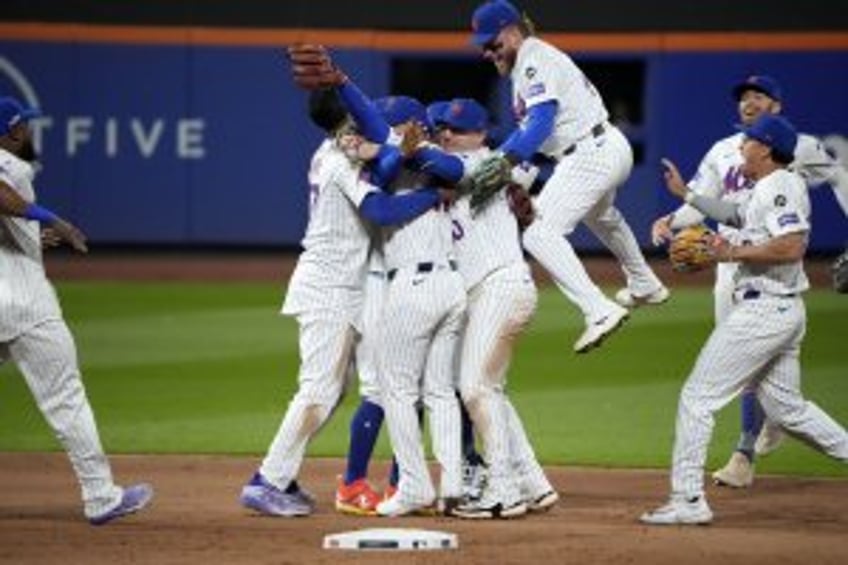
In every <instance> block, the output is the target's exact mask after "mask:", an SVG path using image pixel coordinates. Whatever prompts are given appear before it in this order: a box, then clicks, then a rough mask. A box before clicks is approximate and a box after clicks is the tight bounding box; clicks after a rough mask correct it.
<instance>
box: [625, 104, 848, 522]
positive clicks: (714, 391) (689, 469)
mask: <svg viewBox="0 0 848 565" xmlns="http://www.w3.org/2000/svg"><path fill="white" fill-rule="evenodd" d="M743 131H744V137H743V141H742V147H741V152H742V159H743V162H742V167H741V173H742V174H744V175H745V176H746V177H747V178H749V179H752V180H753V182H754V183H755V185H754V187H753V189H752V192H751V196H750V199H749V200H748V201H747V202H745V203H743V204H741V205H739V204H735V203H732V202H729V201H727V200H722V199H719V198H714V197H708V196H704V195H701V194H698V193H695V192H691V191H689V190H688V188H687V187H686V185H685V184H684V183H683V181H682V179H681V178H680V176H679V175H678V174H676V171H674V170H672V169H671V168H669V171H668V172H667V174H666V184H667V185H668V188H669V190H670V191H671V192H673V193H674V194H676V195H678V196H680V197H681V198H684V199H685V200H686V201H687V202H688V203H690V204H692V205H693V206H695V207H696V208H698V209H699V210H701V212H703V213H704V214H706V215H708V216H710V217H711V218H713V219H714V220H716V221H718V222H720V223H722V224H725V225H732V226H735V227H737V228H738V229H739V233H738V234H737V237H736V239H735V242H734V243H730V242H728V241H727V240H724V239H723V238H721V237H720V236H718V237H717V239H716V241H715V249H716V260H717V261H720V262H735V263H738V264H739V266H738V268H737V272H736V275H735V278H734V283H735V284H734V290H733V301H734V304H733V306H732V308H731V310H730V312H729V313H728V314H727V317H726V318H725V319H724V320H723V321H722V323H721V324H719V325H717V326H716V327H715V329H714V330H713V332H712V334H711V335H710V337H709V339H708V340H707V342H706V344H705V345H704V347H703V349H701V352H700V354H699V355H698V359H697V361H696V362H695V366H694V368H693V369H692V372H691V373H690V374H689V377H688V378H687V380H686V383H685V384H684V386H683V390H682V391H681V393H680V400H679V405H678V409H677V426H676V432H675V441H674V453H673V458H672V470H671V498H670V500H669V502H668V503H667V504H665V505H664V506H661V507H660V508H658V509H656V510H654V511H652V512H647V513H645V514H643V515H642V517H641V521H642V522H644V523H646V524H705V523H709V522H711V521H712V518H713V514H712V511H711V510H710V507H709V505H708V504H707V501H706V499H705V497H704V473H703V468H704V462H705V460H706V456H707V446H708V445H709V441H710V436H711V435H712V430H713V426H714V424H715V419H714V414H715V413H716V412H717V411H718V410H720V409H721V408H722V407H723V406H726V405H727V404H728V403H729V402H730V401H732V400H733V398H734V397H735V396H736V395H737V394H738V393H739V391H740V390H741V389H742V388H743V387H745V386H747V385H751V384H754V385H755V386H756V389H757V396H758V398H759V400H760V402H761V403H762V406H763V408H764V409H765V412H766V414H767V415H768V417H769V418H771V419H773V420H774V421H775V422H778V423H779V424H780V425H781V426H783V427H784V428H785V429H786V430H788V431H789V432H791V433H792V434H793V435H795V436H798V437H799V438H801V439H803V440H804V441H805V442H806V443H808V444H810V445H812V446H814V447H816V448H817V449H819V450H821V451H822V452H824V453H826V454H828V455H830V456H831V457H834V458H836V459H839V460H842V461H846V462H848V432H846V431H845V429H844V428H843V427H842V426H841V425H839V424H838V423H836V422H835V421H834V420H833V419H831V418H830V416H828V415H827V414H826V413H825V412H824V411H822V410H821V409H820V408H819V407H818V406H816V405H815V404H813V403H812V402H810V401H807V400H805V399H804V398H803V396H802V395H801V372H800V362H799V358H800V352H801V343H802V341H803V338H804V332H805V330H806V314H805V309H804V301H803V299H802V298H801V293H803V292H804V291H806V290H807V289H808V288H809V283H808V281H807V277H806V275H805V273H804V268H803V257H804V251H805V250H806V246H807V239H808V234H809V231H810V224H809V216H810V201H809V197H808V194H807V189H806V187H805V186H804V181H803V180H802V179H801V177H800V176H798V175H797V174H796V173H794V172H792V171H789V170H788V169H787V165H788V164H789V163H790V162H791V161H792V160H793V153H794V151H795V146H796V142H797V134H796V132H795V129H794V127H793V126H792V124H790V123H789V122H788V121H787V120H785V119H784V118H782V117H779V116H775V115H773V114H769V113H766V114H763V115H761V116H760V117H759V118H757V120H755V121H754V122H753V123H752V124H750V125H749V126H745V129H744V130H743Z"/></svg>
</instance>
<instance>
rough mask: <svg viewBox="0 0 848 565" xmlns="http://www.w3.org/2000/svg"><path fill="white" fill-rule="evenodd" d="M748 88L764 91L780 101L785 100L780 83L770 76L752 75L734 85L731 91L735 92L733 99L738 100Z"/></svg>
mask: <svg viewBox="0 0 848 565" xmlns="http://www.w3.org/2000/svg"><path fill="white" fill-rule="evenodd" d="M746 90H756V91H757V92H762V93H763V94H765V95H766V96H768V97H769V98H771V99H772V100H777V101H778V102H780V101H781V100H783V93H782V92H781V89H780V84H779V83H778V82H777V81H776V80H774V79H773V78H772V77H770V76H766V75H751V76H749V77H747V78H746V79H745V80H743V81H742V82H739V83H738V84H736V85H735V86H734V87H733V90H732V91H731V92H732V93H733V99H734V100H736V101H737V102H738V101H739V99H740V98H742V95H743V94H744V93H745V91H746Z"/></svg>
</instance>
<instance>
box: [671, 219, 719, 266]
mask: <svg viewBox="0 0 848 565" xmlns="http://www.w3.org/2000/svg"><path fill="white" fill-rule="evenodd" d="M715 237H716V234H715V232H714V231H713V230H711V229H710V228H709V227H707V226H705V225H704V224H698V225H695V226H690V227H688V228H683V229H682V230H680V231H679V232H677V233H676V234H674V237H673V238H672V240H671V243H670V244H669V246H668V258H669V260H670V261H671V266H672V268H673V269H674V270H675V271H681V272H686V273H693V272H695V271H700V270H702V269H705V268H707V267H709V266H711V265H713V264H714V263H715V255H716V248H715V246H714V238H715Z"/></svg>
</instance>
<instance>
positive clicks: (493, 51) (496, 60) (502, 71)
mask: <svg viewBox="0 0 848 565" xmlns="http://www.w3.org/2000/svg"><path fill="white" fill-rule="evenodd" d="M516 35H517V37H518V41H517V42H516ZM520 40H521V35H520V34H519V33H518V32H517V30H516V29H515V26H509V27H506V28H504V29H502V30H501V31H500V33H499V34H498V35H497V37H495V38H494V39H493V40H492V41H490V42H488V43H486V44H485V45H483V47H482V51H483V58H484V59H486V60H487V61H491V62H492V63H493V64H494V65H495V68H496V69H497V70H498V74H499V75H501V76H509V73H510V72H511V71H512V68H513V67H514V66H515V58H516V57H517V55H518V47H519V46H520V45H521V42H520Z"/></svg>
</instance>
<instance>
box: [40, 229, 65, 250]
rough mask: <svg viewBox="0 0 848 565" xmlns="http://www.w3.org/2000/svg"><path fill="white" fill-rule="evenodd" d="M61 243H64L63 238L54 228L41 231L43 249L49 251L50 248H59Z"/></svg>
mask: <svg viewBox="0 0 848 565" xmlns="http://www.w3.org/2000/svg"><path fill="white" fill-rule="evenodd" d="M60 243H62V238H61V236H59V234H58V233H56V230H54V229H53V228H42V229H41V248H42V249H48V248H50V247H57V246H58V245H59V244H60Z"/></svg>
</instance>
